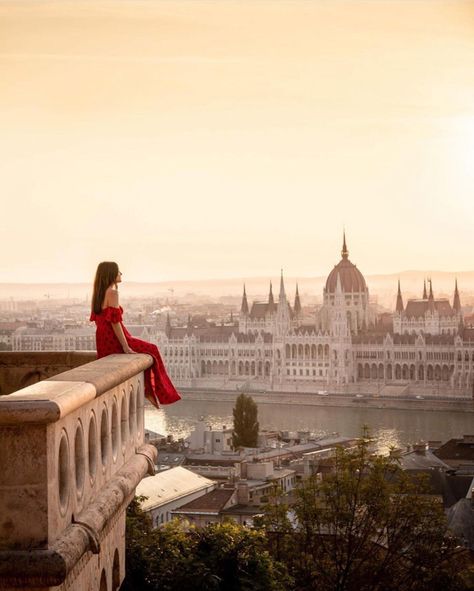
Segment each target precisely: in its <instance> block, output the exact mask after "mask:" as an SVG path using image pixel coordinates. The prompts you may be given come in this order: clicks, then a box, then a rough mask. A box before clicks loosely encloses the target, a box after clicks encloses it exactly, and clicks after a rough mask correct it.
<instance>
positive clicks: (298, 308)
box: [293, 284, 301, 314]
mask: <svg viewBox="0 0 474 591" xmlns="http://www.w3.org/2000/svg"><path fill="white" fill-rule="evenodd" d="M293 309H294V312H295V314H300V313H301V302H300V294H299V291H298V284H296V294H295V305H294V308H293Z"/></svg>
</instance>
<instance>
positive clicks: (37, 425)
mask: <svg viewBox="0 0 474 591" xmlns="http://www.w3.org/2000/svg"><path fill="white" fill-rule="evenodd" d="M5 355H8V356H11V355H14V354H11V353H10V354H2V356H1V359H0V363H2V361H3V360H4V358H5ZM21 355H22V356H23V354H21ZM27 355H35V354H27ZM36 355H38V354H36ZM39 355H41V354H39ZM43 355H44V354H43ZM49 355H56V356H57V355H61V354H49ZM62 355H63V356H66V355H71V354H70V353H69V354H67V353H64V354H62ZM86 355H88V354H86ZM9 358H10V360H12V359H13V358H12V357H9ZM36 360H37V361H39V359H38V358H37V359H36ZM71 360H72V361H78V359H77V358H76V359H72V358H71V359H69V361H71ZM50 361H51V359H50ZM60 361H61V363H64V362H65V359H62V360H60V359H59V358H58V359H56V366H58V365H60V363H59V362H60ZM82 361H84V359H82ZM23 362H28V363H30V362H29V361H28V360H27V359H25V358H24V359H23ZM151 364H152V358H151V357H150V356H148V355H110V356H109V357H106V358H103V359H100V360H96V361H92V362H90V363H86V364H83V365H79V364H78V366H77V367H73V369H69V370H67V371H64V372H63V373H59V374H56V375H53V376H51V377H48V378H47V379H43V380H41V381H38V382H36V383H34V384H31V385H28V386H26V387H24V388H23V389H20V390H18V391H16V392H14V393H12V394H9V395H4V396H1V397H0V475H1V476H0V589H53V588H54V589H56V587H57V586H59V585H61V589H84V590H86V589H87V591H94V590H96V589H97V591H112V590H116V589H118V588H119V587H120V585H121V583H122V581H123V578H124V575H125V509H126V507H127V505H128V504H129V502H130V501H131V500H132V499H133V497H134V494H135V488H136V486H137V484H138V483H139V482H140V480H141V479H142V478H143V477H144V476H145V475H146V474H147V473H153V472H154V464H155V460H156V450H155V448H154V447H152V446H150V445H145V444H144V419H143V407H144V393H143V383H144V374H143V372H144V370H145V369H147V368H148V367H149V366H150V365H151ZM36 365H37V366H38V365H39V364H38V363H37V364H36ZM52 366H54V364H50V365H49V366H43V367H45V368H44V369H43V372H44V373H48V367H49V368H51V367H52ZM12 368H13V365H12ZM22 371H23V374H25V372H26V374H25V375H28V371H29V365H28V367H26V366H25V365H23V368H22ZM49 371H51V370H50V369H49ZM20 373H21V372H20ZM20 373H18V375H20Z"/></svg>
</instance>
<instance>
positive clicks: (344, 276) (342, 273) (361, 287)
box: [326, 235, 367, 293]
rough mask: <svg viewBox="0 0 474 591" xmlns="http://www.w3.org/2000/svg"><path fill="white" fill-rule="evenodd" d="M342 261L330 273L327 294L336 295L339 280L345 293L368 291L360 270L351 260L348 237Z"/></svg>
mask: <svg viewBox="0 0 474 591" xmlns="http://www.w3.org/2000/svg"><path fill="white" fill-rule="evenodd" d="M341 255H342V259H341V260H340V262H339V263H338V264H337V265H336V266H335V267H334V269H333V270H332V271H331V272H330V273H329V275H328V278H327V281H326V292H328V293H334V292H335V291H336V286H337V278H338V276H339V278H340V281H341V288H342V291H344V292H346V293H347V292H349V293H350V292H354V293H364V292H365V290H366V289H367V286H366V284H365V279H364V276H363V275H362V273H361V272H360V271H359V269H358V268H357V267H356V266H355V265H354V264H353V263H351V261H350V260H349V251H348V250H347V246H346V237H345V235H344V243H343V245H342V252H341Z"/></svg>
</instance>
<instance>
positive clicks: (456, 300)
mask: <svg viewBox="0 0 474 591" xmlns="http://www.w3.org/2000/svg"><path fill="white" fill-rule="evenodd" d="M453 310H454V311H455V312H460V311H461V298H460V297H459V291H458V280H457V279H456V280H455V283H454V301H453Z"/></svg>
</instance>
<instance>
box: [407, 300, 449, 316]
mask: <svg viewBox="0 0 474 591" xmlns="http://www.w3.org/2000/svg"><path fill="white" fill-rule="evenodd" d="M429 307H430V302H429V300H408V303H407V307H406V309H405V316H406V317H408V318H420V317H422V316H424V315H425V314H426V312H427V311H428V310H429ZM434 308H435V310H436V311H437V312H438V314H439V315H440V316H444V317H446V316H448V317H449V316H454V310H453V309H452V307H451V304H450V303H449V301H448V300H434Z"/></svg>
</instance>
